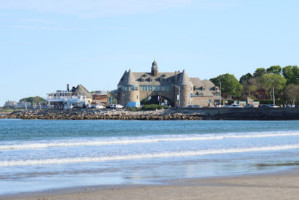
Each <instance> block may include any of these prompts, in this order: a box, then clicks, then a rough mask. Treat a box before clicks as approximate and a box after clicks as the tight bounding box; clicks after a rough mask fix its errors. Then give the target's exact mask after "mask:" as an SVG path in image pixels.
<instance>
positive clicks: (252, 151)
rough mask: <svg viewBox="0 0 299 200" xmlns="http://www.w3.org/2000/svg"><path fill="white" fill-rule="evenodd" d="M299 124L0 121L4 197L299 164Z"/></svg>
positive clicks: (1, 190) (162, 181) (0, 190)
mask: <svg viewBox="0 0 299 200" xmlns="http://www.w3.org/2000/svg"><path fill="white" fill-rule="evenodd" d="M298 158H299V121H113V120H105V121H92V120H83V121H72V120H12V119H3V120H0V195H5V194H15V193H23V192H36V191H43V190H52V189H63V188H72V187H87V186H101V185H105V186H106V185H132V184H167V182H169V181H172V180H176V179H188V178H206V177H216V176H235V175H245V174H258V173H267V172H273V171H278V170H283V169H287V168H290V167H292V166H296V165H299V160H298Z"/></svg>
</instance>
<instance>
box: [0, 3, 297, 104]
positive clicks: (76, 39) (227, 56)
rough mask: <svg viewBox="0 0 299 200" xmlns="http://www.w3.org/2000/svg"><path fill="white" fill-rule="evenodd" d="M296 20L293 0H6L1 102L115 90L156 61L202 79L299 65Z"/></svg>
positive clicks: (0, 27) (0, 45)
mask: <svg viewBox="0 0 299 200" xmlns="http://www.w3.org/2000/svg"><path fill="white" fill-rule="evenodd" d="M298 19H299V1H295V0H293V1H292V0H286V1H281V0H251V1H249V0H248V1H244V0H151V1H150V0H148V1H146V0H126V1H123V0H109V1H108V0H106V1H105V0H0V74H1V76H0V92H1V95H0V105H3V104H4V102H5V101H6V100H17V101H18V100H19V99H21V98H23V97H28V96H37V95H38V96H42V97H46V94H47V93H49V92H53V91H55V90H57V89H65V88H66V84H67V83H69V84H70V85H71V86H73V85H74V86H76V85H78V84H83V85H84V86H85V87H86V88H87V89H88V90H90V91H92V90H112V89H115V88H116V87H117V83H118V81H119V79H120V77H121V75H122V74H123V72H124V71H125V70H127V69H131V70H132V71H135V72H138V71H140V72H143V71H150V67H151V63H152V62H153V60H154V59H155V60H156V61H157V63H158V67H159V71H164V72H168V71H176V70H183V69H186V71H187V73H188V74H189V76H190V77H199V78H200V79H210V78H213V77H216V76H218V75H220V74H224V73H230V74H234V75H235V76H236V77H237V78H238V79H239V78H240V76H242V75H243V74H246V73H248V72H250V73H253V72H254V71H255V69H256V68H258V67H265V68H267V67H269V66H271V65H281V66H282V67H284V66H286V65H298V64H299V50H298V47H299V34H298V32H299V30H298V29H299V20H298Z"/></svg>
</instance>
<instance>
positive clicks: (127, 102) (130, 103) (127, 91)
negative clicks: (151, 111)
mask: <svg viewBox="0 0 299 200" xmlns="http://www.w3.org/2000/svg"><path fill="white" fill-rule="evenodd" d="M118 88H119V89H120V90H121V92H120V94H119V97H118V100H119V103H120V104H122V105H124V106H126V107H140V95H139V84H138V83H137V81H136V78H135V76H134V74H133V72H132V71H131V70H129V71H128V72H127V71H125V73H124V75H123V77H122V78H121V80H120V82H119V83H118Z"/></svg>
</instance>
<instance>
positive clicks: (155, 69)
mask: <svg viewBox="0 0 299 200" xmlns="http://www.w3.org/2000/svg"><path fill="white" fill-rule="evenodd" d="M151 74H152V76H157V75H158V64H157V62H156V61H155V60H154V62H153V63H152V70H151Z"/></svg>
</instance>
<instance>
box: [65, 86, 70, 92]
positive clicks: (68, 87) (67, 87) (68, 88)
mask: <svg viewBox="0 0 299 200" xmlns="http://www.w3.org/2000/svg"><path fill="white" fill-rule="evenodd" d="M66 90H67V91H68V92H69V91H70V85H69V84H66Z"/></svg>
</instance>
